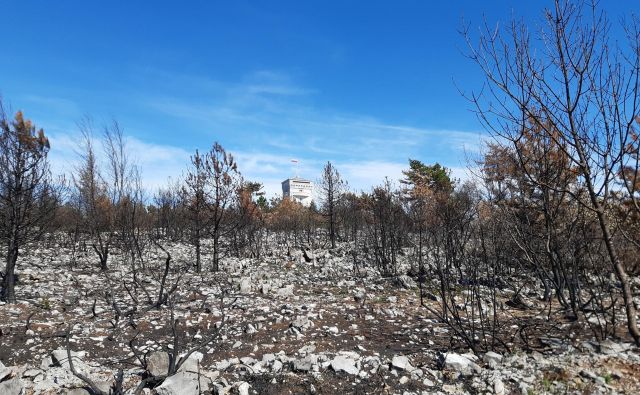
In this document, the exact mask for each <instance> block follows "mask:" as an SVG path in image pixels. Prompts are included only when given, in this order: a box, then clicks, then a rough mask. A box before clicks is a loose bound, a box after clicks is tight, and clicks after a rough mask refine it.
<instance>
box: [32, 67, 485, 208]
mask: <svg viewBox="0 0 640 395" xmlns="http://www.w3.org/2000/svg"><path fill="white" fill-rule="evenodd" d="M149 75H150V76H151V78H154V79H158V80H162V81H163V84H162V87H163V89H160V90H159V91H157V92H143V93H138V94H132V96H131V103H129V104H130V105H132V106H133V107H136V109H137V110H140V111H142V112H144V115H143V118H142V119H147V120H151V121H150V122H148V124H142V123H137V122H136V119H135V118H131V119H127V118H126V117H125V118H124V119H123V118H119V117H118V114H109V116H114V117H115V118H117V119H118V120H119V121H120V124H121V125H122V126H123V127H124V129H125V133H127V141H128V146H129V150H130V153H131V156H132V158H135V161H136V163H137V164H138V165H139V167H140V168H141V170H142V175H143V177H144V180H145V185H146V187H147V188H148V189H149V190H150V191H154V190H155V189H156V188H157V187H158V186H161V185H164V184H165V183H166V181H167V179H168V178H169V177H171V178H173V179H175V178H178V177H180V176H181V175H182V174H183V173H184V172H185V170H186V169H187V166H188V163H189V158H190V155H191V154H192V152H191V151H192V150H193V149H195V148H200V149H201V150H206V149H208V148H209V147H210V146H211V143H212V142H213V141H214V140H217V141H219V142H220V143H221V144H222V145H223V146H225V147H226V148H227V149H228V150H229V151H230V152H232V153H233V154H234V155H235V156H236V158H237V160H238V164H239V168H240V170H241V172H242V173H243V175H244V177H245V178H246V179H248V180H252V181H258V182H262V183H263V184H264V186H265V191H266V192H267V194H268V195H270V196H272V195H279V194H280V182H281V181H282V180H283V179H285V178H287V177H289V176H291V175H293V172H294V170H293V168H292V165H291V162H290V160H291V159H292V158H297V159H299V160H300V167H299V172H300V175H302V176H304V177H307V178H309V179H311V180H313V181H316V180H317V178H318V177H319V175H320V172H321V169H322V166H323V165H324V164H325V163H326V162H327V161H331V162H332V163H334V165H336V167H337V168H338V170H339V171H340V172H341V174H342V175H343V178H344V179H345V180H347V181H348V182H349V185H350V188H351V189H353V190H356V191H359V190H364V191H368V190H370V188H371V187H372V186H373V185H379V184H381V183H382V182H383V181H384V178H385V177H388V178H390V179H391V180H398V179H399V178H400V177H401V176H402V170H404V169H406V167H407V165H408V163H407V160H408V159H409V158H414V159H419V160H422V161H424V162H425V163H434V162H439V163H441V164H443V165H445V166H447V167H449V168H451V169H452V171H453V175H454V176H455V177H456V178H461V179H466V178H468V177H467V176H466V175H465V174H466V172H465V171H464V167H465V160H464V158H465V155H467V154H476V153H478V152H479V151H480V147H481V144H482V141H483V138H484V137H483V134H482V133H479V132H477V131H463V130H447V129H437V128H429V127H428V126H423V125H404V124H398V123H394V122H387V121H385V120H383V119H380V118H378V117H375V116H371V115H368V114H356V113H348V112H341V111H337V110H336V109H331V108H324V107H318V106H316V105H315V104H314V95H315V94H316V91H314V90H313V89H309V88H307V87H305V86H302V85H300V84H298V83H296V81H295V79H294V78H292V77H291V76H290V75H288V74H287V73H283V72H274V71H269V70H261V71H256V72H254V73H249V74H247V75H246V76H244V77H243V78H240V79H239V80H238V81H236V82H227V81H218V80H214V79H211V78H208V77H201V76H193V75H181V74H170V73H165V72H162V71H157V70H156V71H152V72H150V73H149ZM23 99H24V101H25V102H31V103H33V104H34V105H37V106H46V107H48V108H54V109H56V110H54V111H49V117H48V118H45V117H41V119H43V120H45V121H46V122H43V123H42V124H43V125H46V126H47V130H48V131H50V132H51V133H50V136H51V141H52V151H51V162H52V165H53V167H54V169H55V170H56V171H58V172H64V173H67V174H69V173H70V172H71V171H73V169H74V166H75V164H76V163H77V161H78V154H77V153H76V152H75V150H76V145H77V142H78V141H79V138H78V137H79V134H78V133H77V132H76V130H77V129H76V128H75V127H73V122H74V121H76V120H78V119H80V117H81V116H82V113H81V106H80V105H78V104H77V103H74V102H72V101H69V100H67V99H64V98H55V97H44V96H37V95H30V96H25V97H24V98H23ZM52 113H53V114H58V113H59V114H58V115H59V117H58V116H56V117H53V116H51V114H52ZM62 116H65V117H67V118H72V120H71V121H70V120H69V119H67V120H66V124H65V123H62V121H61V120H60V119H61V118H62ZM131 116H133V117H135V116H136V114H135V112H133V115H131ZM156 120H157V121H156ZM129 124H134V125H136V126H135V127H134V128H132V129H128V126H129ZM159 124H171V125H173V128H175V127H176V125H177V129H174V130H175V132H174V133H178V134H179V136H180V138H177V139H173V140H171V139H169V140H171V141H170V142H167V143H158V142H157V141H151V140H150V138H149V137H147V138H143V137H142V136H153V135H154V134H153V133H150V131H151V130H147V129H143V128H149V129H152V128H154V125H155V126H157V125H159ZM55 125H59V126H55ZM69 125H71V127H69ZM163 126H164V125H163ZM169 128H172V127H169Z"/></svg>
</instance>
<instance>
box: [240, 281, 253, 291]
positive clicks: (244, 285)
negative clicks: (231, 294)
mask: <svg viewBox="0 0 640 395" xmlns="http://www.w3.org/2000/svg"><path fill="white" fill-rule="evenodd" d="M250 292H251V278H250V277H242V278H241V279H240V293H243V294H248V293H250Z"/></svg>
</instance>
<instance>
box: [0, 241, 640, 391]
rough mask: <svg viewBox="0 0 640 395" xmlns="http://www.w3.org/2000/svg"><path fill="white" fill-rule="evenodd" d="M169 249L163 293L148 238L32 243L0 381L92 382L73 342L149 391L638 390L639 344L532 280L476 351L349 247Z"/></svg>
mask: <svg viewBox="0 0 640 395" xmlns="http://www.w3.org/2000/svg"><path fill="white" fill-rule="evenodd" d="M165 248H166V249H167V251H168V252H169V253H170V255H171V260H170V262H169V270H168V271H167V276H166V278H165V286H164V287H163V295H164V296H162V295H159V293H160V288H161V287H160V284H161V282H162V277H163V276H162V275H163V273H164V268H165V263H166V255H165V254H164V253H163V251H161V250H160V249H157V248H152V249H150V252H149V253H148V255H147V256H146V258H145V264H144V266H143V265H142V264H136V266H135V270H133V268H134V267H133V266H132V265H131V264H127V263H126V262H127V261H128V260H127V259H125V257H123V256H121V255H118V254H114V255H113V256H112V257H111V259H110V265H111V266H110V270H108V271H106V272H100V270H99V268H98V265H97V259H96V257H95V255H94V254H93V252H92V251H90V250H87V251H86V252H83V253H79V254H76V256H75V257H74V256H72V253H71V251H70V250H68V249H66V248H63V247H60V246H58V245H52V246H49V247H46V246H43V245H40V246H35V247H34V248H33V249H32V250H31V251H29V252H28V253H27V254H23V256H22V257H21V259H20V261H19V265H18V276H19V282H18V285H17V296H18V300H19V303H18V304H15V305H8V304H4V305H2V306H0V330H1V336H0V361H2V364H3V366H4V367H2V368H1V369H0V394H7V395H13V394H58V393H62V394H87V393H91V392H95V391H94V389H92V388H91V386H90V385H89V384H87V382H86V381H83V380H81V379H80V378H78V377H77V376H76V375H74V374H73V373H72V371H71V366H70V364H69V359H68V355H71V356H72V359H71V361H72V362H74V363H73V365H74V369H75V370H76V371H77V372H79V373H80V374H81V375H83V376H85V377H87V378H89V380H90V381H92V383H93V384H94V387H95V388H97V389H99V390H102V391H104V392H105V393H109V391H114V388H115V387H114V385H115V384H114V383H116V381H118V380H117V378H118V375H119V371H121V372H122V380H121V382H122V387H123V388H122V391H123V392H125V393H134V392H135V391H136V390H138V392H139V393H145V394H149V393H152V394H153V393H157V394H186V395H188V394H200V393H202V394H209V393H213V394H236V393H237V394H256V393H257V394H306V393H309V394H345V393H360V394H365V393H380V394H431V393H442V394H463V393H497V394H511V393H522V394H527V395H529V394H544V393H563V394H564V393H594V394H597V393H628V394H634V393H638V391H640V351H639V350H638V349H637V348H636V347H634V346H632V344H631V343H627V342H625V341H624V340H606V341H603V342H597V341H595V340H594V338H593V336H592V334H591V332H590V331H589V330H588V329H587V328H586V327H585V325H584V324H581V323H580V322H576V321H572V320H570V319H564V318H563V316H562V314H561V313H560V312H557V311H555V309H554V306H549V305H548V304H546V303H542V302H540V301H539V299H538V296H537V292H538V291H536V290H532V291H530V292H529V294H528V296H527V299H526V303H524V305H525V306H521V308H512V307H509V306H508V305H507V304H505V303H500V306H501V309H500V311H499V312H498V314H501V315H503V320H505V322H506V323H507V325H508V326H509V327H511V328H512V329H513V330H512V333H513V336H512V337H510V338H506V339H505V340H504V342H505V344H504V345H503V346H502V347H498V348H497V349H498V351H499V352H486V353H479V354H475V355H474V354H473V353H472V352H470V350H468V349H467V348H465V345H464V343H462V342H461V341H460V340H459V339H458V337H457V336H455V333H453V331H452V329H451V328H450V327H449V326H447V325H446V324H445V323H442V322H439V321H438V320H437V319H436V317H434V316H433V315H432V314H431V313H430V312H429V310H428V309H427V308H425V307H422V306H421V305H420V298H419V293H418V292H419V291H418V286H417V285H416V283H415V281H414V280H413V279H412V278H411V277H409V276H406V275H402V274H401V275H398V276H394V277H383V276H381V275H380V274H379V273H377V272H376V271H375V270H373V269H366V270H362V271H361V272H360V273H359V275H355V274H354V270H353V257H352V256H351V255H350V253H349V246H347V245H343V246H339V247H338V248H336V249H331V250H327V249H316V250H297V249H294V250H289V251H288V252H287V251H286V249H282V251H280V252H273V253H271V254H270V255H269V256H265V257H263V258H260V259H236V258H224V259H223V260H222V262H223V264H222V267H221V271H220V272H212V271H210V270H208V268H207V267H206V265H205V268H204V269H203V272H202V273H195V272H194V271H193V268H192V265H191V263H192V262H193V259H194V258H193V253H192V248H191V247H189V246H187V245H184V244H170V243H167V244H165ZM205 259H207V258H206V255H205ZM400 267H401V268H402V267H403V266H402V263H401V266H400ZM399 273H402V271H399ZM433 286H434V284H431V283H430V280H429V279H427V282H426V283H425V293H426V294H427V298H426V299H425V301H426V303H427V306H430V307H431V308H432V309H438V308H439V302H438V297H437V295H436V292H435V291H429V290H430V289H433ZM510 296H511V295H510V291H508V290H506V289H505V290H504V291H502V293H501V294H500V295H499V298H500V299H501V300H502V301H507V300H509V298H510ZM550 307H551V308H550ZM523 327H524V328H527V333H528V335H527V336H528V338H535V339H536V340H535V341H525V340H527V339H528V338H527V339H524V338H523V336H522V332H523ZM535 331H537V333H535ZM172 368H173V370H176V371H177V373H175V374H172V375H170V377H168V378H165V377H164V376H166V375H167V373H168V372H171V370H172ZM141 383H143V384H142V385H141Z"/></svg>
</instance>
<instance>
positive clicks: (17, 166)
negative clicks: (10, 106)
mask: <svg viewBox="0 0 640 395" xmlns="http://www.w3.org/2000/svg"><path fill="white" fill-rule="evenodd" d="M48 152H49V140H48V139H47V137H46V136H45V134H44V131H43V130H42V129H36V126H35V125H34V124H33V123H32V122H31V121H29V120H26V119H24V116H23V115H22V112H20V111H18V112H17V113H16V115H15V118H14V119H13V120H12V121H10V120H8V119H6V116H5V113H4V110H3V109H2V107H1V106H0V239H1V240H2V242H3V245H4V249H5V254H6V255H5V259H6V260H5V270H4V272H3V273H2V292H1V294H0V297H1V298H2V300H4V301H6V302H8V303H15V302H16V294H15V289H14V287H15V281H16V278H15V268H16V262H17V260H18V255H19V254H20V250H21V249H23V248H24V247H25V246H26V245H27V244H28V243H29V242H32V241H34V240H37V239H38V238H39V237H40V236H42V234H43V233H44V232H45V230H46V229H47V225H48V224H49V223H50V222H51V220H52V218H53V214H54V209H55V207H56V205H57V202H58V196H57V193H56V191H55V190H54V188H53V187H52V183H51V176H50V172H49V163H48V161H47V154H48Z"/></svg>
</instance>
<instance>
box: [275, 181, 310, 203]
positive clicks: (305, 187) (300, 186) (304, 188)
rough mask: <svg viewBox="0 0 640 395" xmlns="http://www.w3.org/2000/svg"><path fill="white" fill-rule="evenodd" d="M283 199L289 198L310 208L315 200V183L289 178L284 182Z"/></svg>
mask: <svg viewBox="0 0 640 395" xmlns="http://www.w3.org/2000/svg"><path fill="white" fill-rule="evenodd" d="M282 197H288V198H289V199H291V200H294V201H296V202H299V203H302V205H303V206H305V207H309V205H311V201H312V200H313V183H312V182H311V181H309V180H305V179H304V178H300V177H293V178H288V179H286V180H284V181H282Z"/></svg>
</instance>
